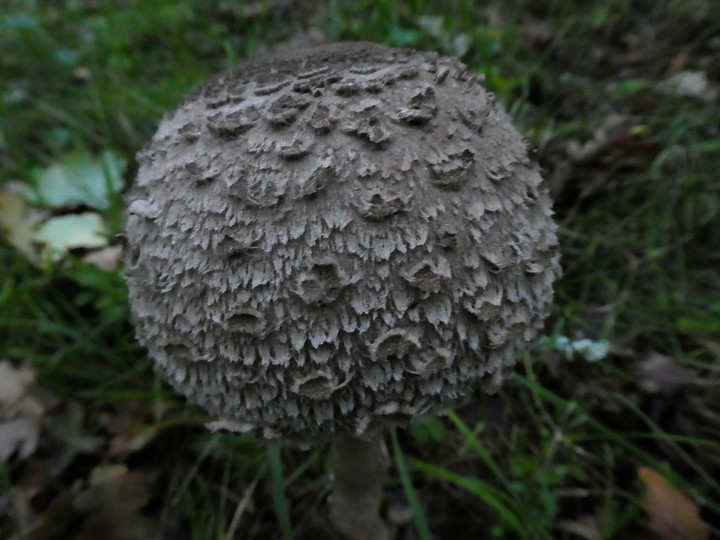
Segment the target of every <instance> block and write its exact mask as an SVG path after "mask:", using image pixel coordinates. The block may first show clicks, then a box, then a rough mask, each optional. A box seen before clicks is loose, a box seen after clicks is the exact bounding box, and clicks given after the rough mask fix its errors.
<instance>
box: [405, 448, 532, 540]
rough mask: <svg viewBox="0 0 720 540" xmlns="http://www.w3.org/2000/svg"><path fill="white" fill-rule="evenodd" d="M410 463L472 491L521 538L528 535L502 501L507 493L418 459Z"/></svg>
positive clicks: (430, 474) (436, 476) (429, 473)
mask: <svg viewBox="0 0 720 540" xmlns="http://www.w3.org/2000/svg"><path fill="white" fill-rule="evenodd" d="M410 464H411V465H412V466H413V467H415V468H416V469H419V470H421V471H423V472H424V473H425V474H427V475H429V476H431V477H433V478H437V479H438V480H445V481H446V482H450V483H452V484H455V485H456V486H458V487H460V488H462V489H464V490H466V491H468V492H470V493H472V494H473V495H474V496H475V497H477V498H478V499H481V500H482V501H483V502H485V503H486V504H487V505H488V506H490V507H491V508H492V509H493V510H495V512H497V514H498V516H500V518H501V519H502V521H503V523H505V524H506V525H507V526H509V527H510V528H512V529H513V530H514V531H515V532H516V533H517V534H518V535H520V537H521V538H526V537H527V531H526V529H525V527H523V525H522V523H521V522H520V520H519V519H518V517H517V516H516V515H515V514H514V513H513V512H512V510H510V509H509V508H508V507H507V506H505V504H503V503H502V502H501V501H500V499H504V498H506V495H505V494H504V493H502V492H501V491H499V490H498V489H497V488H494V487H493V486H491V485H490V484H488V483H487V482H483V481H482V480H478V479H477V478H470V477H467V476H461V475H459V474H456V473H453V472H450V471H447V470H445V469H442V468H440V467H437V466H435V465H431V464H429V463H425V462H423V461H420V460H417V459H411V460H410Z"/></svg>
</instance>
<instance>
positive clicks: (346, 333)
mask: <svg viewBox="0 0 720 540" xmlns="http://www.w3.org/2000/svg"><path fill="white" fill-rule="evenodd" d="M138 160H139V163H140V167H139V172H138V176H137V181H136V182H135V184H134V186H133V187H132V188H131V189H130V190H129V191H128V193H127V201H128V203H129V204H130V208H131V209H132V211H131V212H130V213H129V216H128V221H127V247H126V250H125V262H126V265H127V271H126V275H127V281H128V286H129V297H130V303H131V306H132V309H131V313H132V320H133V323H134V325H135V329H136V335H137V338H138V339H139V341H140V342H141V343H143V344H144V345H145V346H146V347H147V349H148V351H149V354H150V356H151V357H152V358H153V359H154V361H155V366H156V369H157V371H158V372H159V373H160V375H161V376H162V377H164V378H165V379H167V380H168V381H169V382H170V384H172V385H173V386H174V387H175V388H176V389H177V390H178V391H179V392H181V393H182V394H184V395H185V396H187V397H188V399H190V400H191V401H194V402H196V403H199V404H200V405H202V406H204V407H205V408H206V409H207V410H208V411H209V412H210V413H212V414H213V415H214V416H215V417H216V418H217V422H214V423H213V424H212V425H211V427H213V428H215V429H228V430H231V431H236V432H251V433H253V434H254V435H255V436H256V437H257V438H258V439H259V440H261V441H264V442H274V441H286V442H291V443H305V444H307V443H317V442H319V441H330V442H331V443H332V448H333V455H334V460H335V466H334V470H335V477H334V482H335V484H334V496H333V498H332V501H331V516H332V518H333V521H334V522H335V524H336V526H337V527H338V528H339V529H340V530H341V531H342V532H343V533H344V534H345V535H347V536H348V538H352V539H367V538H372V539H374V540H378V539H383V538H388V536H389V533H388V531H387V529H386V527H385V525H384V524H383V522H382V520H381V518H380V517H379V498H380V491H381V483H382V479H383V471H384V469H385V468H386V466H387V456H386V453H385V450H384V445H383V436H382V434H383V429H384V428H385V427H387V426H406V425H408V424H409V423H410V422H412V421H413V420H414V419H416V418H418V417H419V416H421V415H425V414H427V413H431V412H434V411H440V410H442V409H446V408H448V407H450V406H452V405H453V404H455V403H457V402H458V401H459V400H461V399H463V398H465V397H467V396H468V395H469V394H470V393H471V392H472V391H473V390H474V389H476V388H480V389H482V390H484V391H492V390H493V389H495V388H497V387H498V385H499V384H500V383H501V382H502V381H503V380H504V379H505V378H506V377H507V375H508V372H509V370H510V369H511V368H512V366H513V364H514V362H515V359H516V357H517V356H518V354H519V353H520V352H521V351H522V350H524V349H526V348H527V347H529V346H530V345H532V344H533V343H534V342H535V341H536V339H537V338H538V337H539V334H540V333H541V332H542V327H543V319H544V318H545V316H546V315H547V313H548V311H549V307H550V305H551V301H552V283H553V281H554V280H555V278H556V277H557V276H558V274H559V263H558V249H557V238H556V234H555V229H556V227H555V225H554V223H553V221H552V210H551V202H550V199H549V196H548V193H547V190H546V187H545V186H544V185H543V182H542V179H541V177H540V174H539V172H538V167H537V165H536V164H535V163H533V162H532V161H531V160H530V159H529V157H528V150H527V144H526V143H525V142H524V141H523V139H522V137H521V136H520V134H519V133H518V132H517V131H516V130H515V129H514V128H513V127H512V125H511V122H510V119H509V117H508V115H507V114H506V113H505V112H504V111H503V110H502V109H501V107H500V106H499V105H498V104H497V103H496V102H495V99H494V96H493V95H492V94H491V93H489V92H487V91H486V90H485V89H484V88H483V85H482V77H481V76H478V75H476V74H473V73H471V72H469V71H468V70H467V69H466V67H465V66H464V65H463V64H462V63H460V62H459V61H457V60H455V59H452V58H445V57H442V56H439V55H438V54H435V53H428V52H418V51H414V50H406V49H403V50H399V49H391V48H387V47H384V46H380V45H375V44H370V43H338V44H334V45H328V46H321V47H317V48H312V49H307V50H299V51H294V52H283V53H279V54H273V55H268V56H263V57H260V58H257V59H254V60H250V61H246V62H244V63H241V64H240V65H238V66H237V67H235V68H233V69H230V70H228V71H225V72H223V73H220V74H218V75H216V76H214V77H213V78H212V79H210V81H209V82H207V83H206V84H205V85H204V86H202V87H201V88H200V89H198V90H197V91H195V92H193V93H192V94H190V95H189V96H188V97H187V98H186V99H185V100H184V101H183V102H182V103H181V104H180V105H179V106H178V108H177V109H176V110H175V111H173V112H171V113H169V114H167V115H166V116H165V117H164V118H163V119H162V121H161V123H160V125H159V128H158V130H157V133H156V134H155V136H154V137H153V139H152V140H151V141H150V142H149V144H147V145H146V146H145V148H144V149H143V150H142V151H141V152H140V153H139V155H138ZM147 209H151V210H152V211H150V210H147Z"/></svg>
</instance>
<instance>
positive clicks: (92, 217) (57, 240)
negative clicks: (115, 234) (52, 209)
mask: <svg viewBox="0 0 720 540" xmlns="http://www.w3.org/2000/svg"><path fill="white" fill-rule="evenodd" d="M34 240H35V242H37V243H38V244H42V245H43V246H45V249H44V258H45V259H54V260H59V259H60V258H62V256H63V255H64V254H65V253H66V252H68V251H70V250H71V249H77V248H84V249H92V248H100V247H104V246H106V245H107V243H108V238H107V230H106V228H105V225H104V223H103V221H102V216H100V214H97V213H95V212H85V213H82V214H67V215H65V216H58V217H54V218H51V219H48V220H47V221H46V222H45V223H43V224H42V225H41V226H40V227H38V228H37V230H36V231H35V234H34Z"/></svg>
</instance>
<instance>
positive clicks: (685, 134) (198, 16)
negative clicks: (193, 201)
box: [0, 0, 720, 540]
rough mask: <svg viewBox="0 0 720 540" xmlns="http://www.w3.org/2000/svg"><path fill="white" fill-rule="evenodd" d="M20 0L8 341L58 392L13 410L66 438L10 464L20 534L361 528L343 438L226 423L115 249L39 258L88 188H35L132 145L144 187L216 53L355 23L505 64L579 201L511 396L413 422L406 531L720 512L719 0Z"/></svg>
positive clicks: (554, 532)
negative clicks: (302, 437)
mask: <svg viewBox="0 0 720 540" xmlns="http://www.w3.org/2000/svg"><path fill="white" fill-rule="evenodd" d="M1 4H2V8H1V9H0V85H1V87H0V194H2V196H3V197H4V198H3V199H2V201H3V204H4V206H0V211H2V212H5V216H4V219H3V220H0V224H2V228H3V231H2V234H0V361H3V360H5V361H8V362H9V364H7V366H12V368H13V369H15V370H20V369H24V370H26V371H24V373H29V374H31V375H28V377H26V379H27V380H30V379H32V377H33V376H34V377H35V379H34V382H32V383H27V384H26V385H25V386H24V388H25V387H27V389H28V390H27V391H28V393H29V395H31V398H32V401H31V404H32V405H33V406H34V407H35V408H34V409H33V410H34V411H35V412H34V413H32V414H30V413H28V412H27V407H26V409H23V410H20V412H18V410H17V409H13V412H9V411H10V410H11V406H10V405H8V404H7V403H6V404H5V405H3V406H4V407H5V409H3V408H1V407H0V412H1V413H2V414H3V415H4V416H2V417H0V421H2V422H9V421H11V420H12V419H17V418H20V417H23V416H22V415H23V414H25V416H26V417H28V418H30V417H32V418H33V419H35V420H36V421H37V422H38V426H39V437H38V438H37V439H36V440H32V439H29V440H25V443H27V444H28V445H29V446H27V447H25V448H24V449H23V447H21V446H18V448H17V449H15V450H14V451H13V452H11V453H10V454H11V455H8V456H6V459H4V460H3V461H4V463H0V538H31V539H41V540H45V539H62V538H74V539H89V538H100V537H104V538H106V539H107V540H111V539H136V538H137V539H140V538H143V539H144V538H168V539H176V538H177V539H185V538H188V539H205V538H207V539H214V538H249V539H263V540H264V539H270V538H284V539H286V538H291V537H292V536H293V535H294V537H296V538H334V536H333V533H332V530H331V529H330V527H329V525H328V523H327V521H326V517H325V514H326V498H327V495H328V492H329V485H330V470H331V469H330V464H329V458H328V452H327V448H325V447H318V448H315V449H311V450H308V451H301V450H297V449H292V448H282V449H278V448H275V449H272V450H270V451H268V450H266V449H264V448H261V447H259V446H258V445H257V444H256V443H255V442H254V441H253V440H252V439H249V438H246V437H235V436H232V435H226V434H210V433H208V432H207V431H206V430H205V429H204V428H203V424H204V421H205V420H206V419H205V418H204V416H203V412H202V411H199V410H197V409H195V408H193V407H190V406H187V405H186V404H185V403H184V402H183V400H182V399H181V398H179V397H178V396H176V395H175V394H174V393H173V392H172V391H171V390H170V389H169V388H168V387H166V386H165V385H164V384H163V383H162V382H160V381H159V380H157V379H156V378H155V376H154V375H153V371H152V367H151V363H150V361H149V360H148V358H147V357H146V356H145V352H144V351H143V350H142V349H141V348H140V347H139V346H138V345H136V344H135V343H134V341H133V337H132V330H131V328H130V326H129V323H128V308H127V299H126V292H125V287H124V282H123V280H122V277H121V271H120V270H118V269H112V261H110V267H109V268H110V270H104V269H101V268H98V266H97V264H95V263H93V262H92V259H88V258H87V257H86V255H87V253H88V251H90V250H89V246H84V245H76V246H74V247H73V249H71V250H70V251H69V252H67V253H65V254H64V255H63V256H62V257H60V258H55V259H53V260H52V261H48V260H43V259H38V258H33V256H32V253H31V252H28V250H27V249H26V250H25V251H26V253H24V254H23V253H21V251H22V250H19V249H18V245H17V244H18V240H17V238H18V235H19V234H20V233H19V232H18V231H20V229H22V227H25V228H26V229H29V230H30V233H28V234H32V231H33V230H34V229H33V228H37V227H38V226H40V225H41V224H42V223H47V222H48V220H50V219H52V218H53V217H58V216H60V217H62V216H69V215H75V214H81V213H83V212H85V211H87V210H88V208H87V207H86V206H85V205H84V204H83V203H77V204H64V205H63V204H61V205H53V204H49V203H47V201H45V202H43V200H42V198H40V199H38V198H37V197H33V196H32V193H33V188H32V186H35V187H36V188H37V183H38V182H39V181H41V180H39V179H42V178H43V175H45V176H47V171H48V169H49V168H52V167H53V166H61V167H65V166H68V163H69V164H70V165H72V164H73V163H77V160H79V159H81V158H78V157H77V156H90V158H88V159H91V158H92V159H94V156H101V155H103V152H108V151H109V152H112V155H114V156H116V157H117V158H118V159H120V160H122V161H124V163H125V166H124V168H121V170H122V172H121V177H122V181H123V182H122V183H123V185H127V183H129V182H131V181H132V178H133V176H134V174H135V171H136V165H135V163H134V161H133V156H134V154H135V152H137V151H138V150H139V149H140V147H141V146H142V144H143V143H144V142H145V141H146V140H147V139H148V138H149V137H150V136H151V135H152V133H153V131H154V129H155V126H156V125H157V122H158V121H159V119H160V118H161V116H162V114H163V112H165V111H167V110H169V109H171V108H172V107H174V106H175V105H176V104H177V102H178V101H179V99H180V98H181V97H182V96H183V95H184V94H186V93H187V92H188V91H190V90H191V89H193V88H194V87H196V86H197V85H198V84H200V83H201V82H202V81H203V80H204V79H205V78H206V77H208V76H209V75H210V74H211V73H213V72H215V71H218V70H220V69H223V68H225V67H228V66H230V65H232V64H234V63H235V62H237V61H239V60H241V59H242V58H245V57H247V56H250V55H254V54H257V53H260V52H262V51H266V50H269V49H272V48H275V47H297V46H300V45H306V44H313V43H320V42H325V41H338V40H369V41H376V42H381V43H385V44H388V45H392V46H403V47H405V46H407V47H414V48H419V49H426V50H435V51H439V52H440V53H442V54H447V55H453V56H458V57H460V58H461V59H462V60H463V61H464V62H465V63H466V64H467V65H468V66H469V68H470V69H472V70H475V71H478V72H482V73H484V74H485V76H486V82H487V86H488V87H489V89H490V90H491V91H493V92H495V93H496V95H497V96H498V99H499V100H500V101H501V102H502V103H503V104H504V105H505V106H506V108H507V109H508V110H509V111H510V113H511V114H512V116H513V118H514V120H515V123H516V125H517V126H518V128H519V129H520V130H521V131H522V132H523V134H524V135H525V136H526V137H527V138H528V139H529V141H531V144H532V145H533V148H534V154H535V157H536V159H537V160H538V161H539V163H540V164H541V166H542V167H543V171H544V176H545V177H546V179H547V181H548V183H549V185H550V187H551V189H552V191H553V194H554V197H555V200H556V214H557V218H558V222H559V224H560V231H559V234H560V239H561V244H562V252H563V267H564V277H563V278H562V280H561V281H560V282H559V283H558V284H557V287H556V301H555V308H554V313H553V315H552V317H551V320H550V321H549V324H548V335H549V336H550V337H549V339H548V340H547V341H546V342H545V343H544V344H543V345H542V346H540V347H538V350H537V351H534V352H533V353H532V354H530V355H528V356H526V357H525V358H523V359H521V360H520V361H519V363H518V367H517V370H516V375H515V377H514V378H513V379H512V380H511V381H510V382H509V383H508V384H507V385H506V386H505V388H504V389H503V391H502V392H500V393H499V394H496V395H493V396H481V395H478V396H477V397H476V399H475V400H473V401H472V402H471V403H469V404H468V405H466V406H464V407H461V408H458V410H456V411H455V413H453V414H451V415H450V416H439V417H433V418H429V419H426V420H424V421H423V422H421V423H420V424H418V425H417V426H415V427H413V428H412V429H411V430H409V431H398V432H397V433H396V434H394V435H393V438H392V439H389V442H390V441H392V444H391V445H390V449H391V454H392V455H393V456H394V459H395V465H396V466H395V469H394V470H393V473H392V476H391V478H390V479H389V481H388V485H387V496H386V500H385V501H384V503H383V512H384V513H385V515H386V516H387V518H388V520H389V522H390V523H391V524H392V526H393V528H394V530H395V531H396V533H397V535H398V538H407V539H411V538H422V539H428V538H436V539H441V540H442V539H456V540H462V539H478V538H539V539H555V538H585V539H589V540H594V539H600V538H667V539H669V538H708V537H709V535H710V534H713V533H714V534H716V535H717V532H718V529H719V528H720V480H719V479H720V422H719V415H720V398H719V397H718V395H719V392H718V390H720V388H719V387H720V384H719V381H720V376H719V369H720V368H719V366H720V362H719V359H720V337H719V336H720V273H719V272H720V271H719V269H720V233H719V232H718V230H720V219H718V210H719V209H720V187H719V186H720V183H719V182H718V171H719V169H720V109H719V107H718V103H719V101H718V86H719V84H718V83H719V82H720V18H718V16H717V13H716V11H717V8H718V6H717V3H716V2H714V0H660V1H657V0H652V1H651V0H586V1H583V2H579V1H573V0H507V1H502V2H501V1H497V2H472V1H469V0H465V1H460V0H444V1H430V0H428V1H423V0H410V1H407V0H405V1H400V0H397V1H395V0H384V1H377V2H376V1H367V0H356V1H353V2H342V1H339V0H335V1H332V0H328V1H326V2H322V1H319V0H318V1H311V0H306V1H300V0H299V1H291V0H286V1H273V0H267V1H257V2H250V1H246V2H243V1H240V0H238V1H230V0H225V1H222V0H219V1H217V2H206V1H203V0H185V1H170V0H143V1H133V0H114V1H100V0H57V1H53V2H43V1H31V0H4V1H3V2H2V3H1ZM713 11H715V13H713ZM73 156H74V157H73ZM73 160H76V161H75V162H73ZM43 171H45V172H43ZM27 186H31V187H30V188H27ZM28 189H29V191H28ZM25 199H29V200H30V202H31V204H30V205H29V206H28V207H27V208H24V207H23V208H20V207H19V206H18V205H20V204H21V203H20V202H19V201H24V200H25ZM106 203H107V204H105V205H104V206H103V208H100V209H99V214H100V215H101V217H102V221H103V223H104V226H105V231H106V238H107V242H108V243H109V244H110V245H113V244H117V240H116V239H115V238H114V235H115V234H116V233H119V232H121V231H122V223H123V208H122V203H121V200H120V197H119V196H118V194H117V193H115V191H114V190H110V194H109V195H108V198H107V201H106ZM23 204H24V203H23ZM13 205H14V206H13ZM18 208H20V210H18ZM96 210H98V209H96ZM11 211H12V212H15V213H14V214H13V215H15V214H17V219H16V220H15V221H17V223H15V221H13V220H11V219H9V218H8V216H10V212H11ZM39 224H40V225H39ZM23 230H24V229H23ZM13 238H14V239H15V240H12V239H13ZM106 268H108V267H107V266H106ZM582 340H586V341H582ZM573 344H574V345H575V349H574V350H570V347H571V346H572V345H573ZM605 346H607V354H604V347H605ZM588 347H589V348H588ZM598 351H600V352H598ZM4 373H9V372H4ZM13 373H15V375H14V376H18V375H17V372H13ZM8 380H9V379H8ZM26 397H27V396H26ZM27 399H30V398H27ZM1 400H2V396H0V404H1V403H2V401H1ZM25 403H27V402H25ZM30 408H32V407H30ZM23 411H24V412H23ZM33 415H34V416H33ZM6 425H8V424H0V430H1V429H3V426H6ZM0 438H1V437H0Z"/></svg>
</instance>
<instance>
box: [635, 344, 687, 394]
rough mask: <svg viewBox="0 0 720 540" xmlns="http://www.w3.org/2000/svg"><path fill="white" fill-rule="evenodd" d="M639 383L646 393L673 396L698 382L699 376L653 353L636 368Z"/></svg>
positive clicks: (674, 361)
mask: <svg viewBox="0 0 720 540" xmlns="http://www.w3.org/2000/svg"><path fill="white" fill-rule="evenodd" d="M635 374H636V375H637V381H638V384H639V385H640V388H642V389H643V390H644V391H645V392H648V393H650V394H663V395H671V394H674V393H675V392H677V391H678V390H681V389H682V388H683V387H686V386H688V385H691V384H694V383H696V382H697V381H698V378H697V376H696V375H695V374H694V373H693V372H692V371H690V370H689V369H687V368H685V367H683V366H681V365H680V364H678V363H677V361H676V360H675V359H673V358H670V357H669V356H665V355H662V354H660V353H656V352H651V353H649V354H647V355H646V356H645V357H644V358H643V359H642V360H641V361H640V362H639V363H638V365H637V366H636V368H635Z"/></svg>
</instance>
